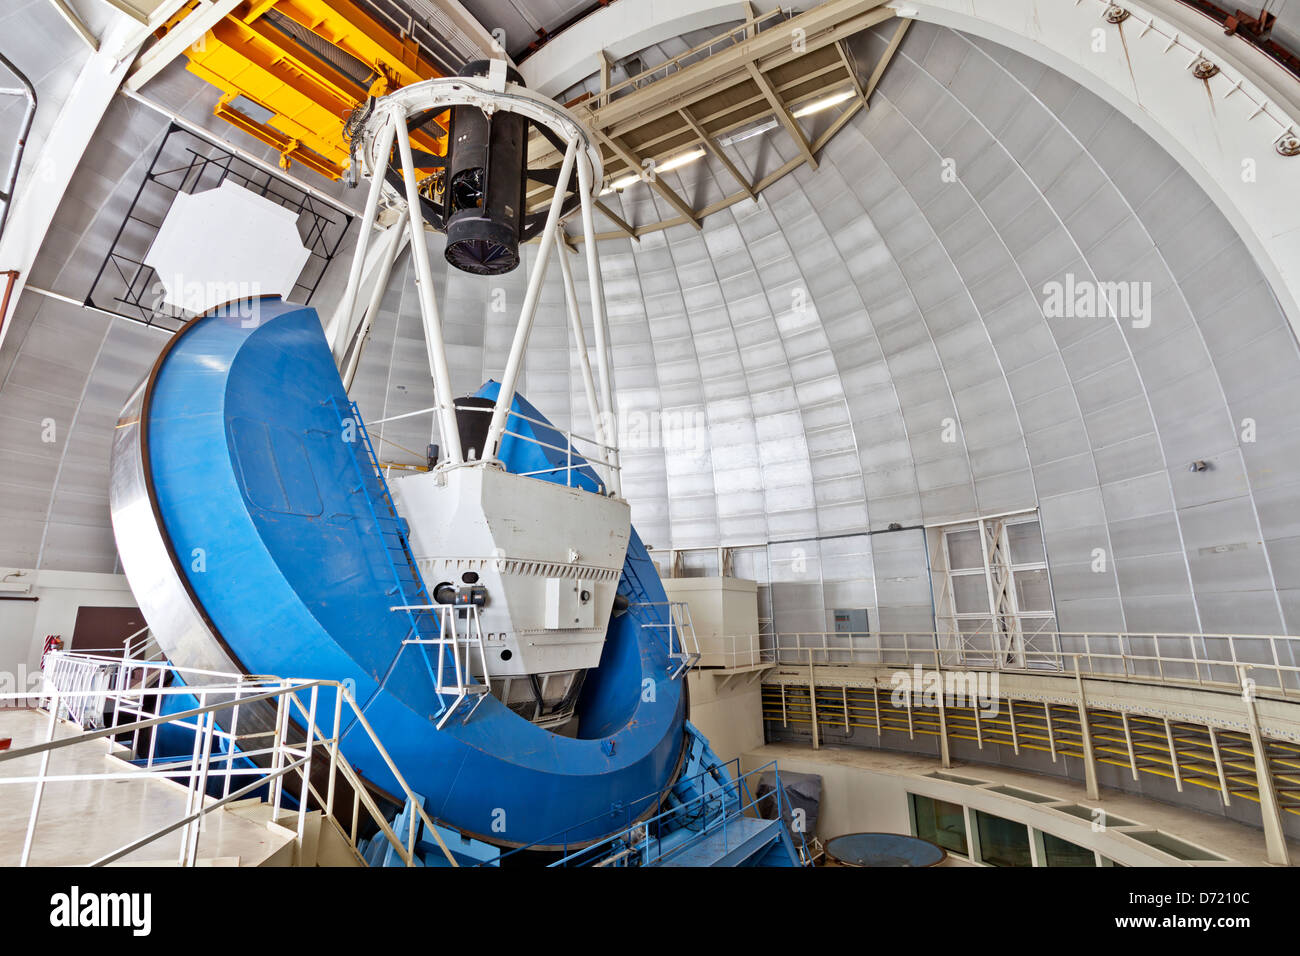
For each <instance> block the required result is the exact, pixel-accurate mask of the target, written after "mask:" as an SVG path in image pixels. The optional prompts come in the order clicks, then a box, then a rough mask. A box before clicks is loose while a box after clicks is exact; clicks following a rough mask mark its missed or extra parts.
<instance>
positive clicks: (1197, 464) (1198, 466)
mask: <svg viewBox="0 0 1300 956" xmlns="http://www.w3.org/2000/svg"><path fill="white" fill-rule="evenodd" d="M1187 470H1188V471H1209V470H1210V463H1209V462H1208V461H1202V460H1200V459H1199V458H1198V459H1197V460H1196V461H1194V462H1192V463H1191V464H1190V465H1188V466H1187Z"/></svg>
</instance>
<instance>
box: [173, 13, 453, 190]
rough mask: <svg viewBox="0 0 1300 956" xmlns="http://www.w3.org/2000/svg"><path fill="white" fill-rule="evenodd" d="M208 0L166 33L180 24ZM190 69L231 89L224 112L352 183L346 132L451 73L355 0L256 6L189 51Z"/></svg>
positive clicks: (284, 156)
mask: <svg viewBox="0 0 1300 956" xmlns="http://www.w3.org/2000/svg"><path fill="white" fill-rule="evenodd" d="M199 3H200V0H193V2H191V3H189V4H187V5H186V6H185V7H183V8H182V9H181V10H180V11H179V12H178V13H177V14H176V16H174V17H172V19H171V20H169V21H168V22H167V23H166V24H165V25H164V26H163V28H162V30H161V31H160V36H161V35H165V33H166V31H168V30H170V29H172V28H174V27H175V26H176V25H177V24H178V23H180V22H181V21H182V20H184V18H185V17H186V16H188V15H189V14H190V13H191V12H192V11H193V10H194V9H195V8H196V7H198V6H199ZM186 56H187V57H188V59H189V64H188V69H189V71H190V72H191V73H193V74H195V75H196V76H199V77H202V78H203V79H204V80H206V81H207V82H209V83H211V84H212V85H213V86H216V87H218V88H219V89H221V90H222V91H223V93H224V95H223V96H222V97H221V99H220V101H219V102H218V103H217V106H216V109H215V111H214V112H215V113H216V115H217V116H219V117H221V118H222V119H224V120H226V121H227V122H229V123H232V124H233V125H235V126H237V127H239V128H240V129H242V130H243V131H244V132H246V133H248V134H249V135H250V136H253V137H255V138H257V139H259V140H261V141H262V142H264V143H266V144H267V145H269V146H271V147H273V148H274V149H276V150H277V151H279V153H280V165H281V167H283V168H284V169H288V168H289V166H290V164H291V163H293V162H298V163H301V164H302V165H303V166H306V167H307V168H309V169H313V170H315V171H316V172H318V173H320V174H321V175H323V176H328V177H329V178H331V179H340V178H342V176H343V174H344V172H345V171H346V170H347V168H348V165H349V162H350V158H349V147H348V142H347V140H346V139H345V138H344V133H343V131H344V126H345V124H346V123H347V120H348V118H349V116H350V115H351V114H352V111H353V110H355V109H357V108H358V107H359V106H362V105H363V104H364V103H365V102H366V99H367V98H368V97H370V96H382V95H384V94H385V93H389V92H392V91H393V90H395V89H398V88H399V87H402V86H407V85H409V84H411V83H417V82H419V81H420V80H426V79H431V78H432V77H436V76H441V75H442V74H441V73H440V72H439V71H438V70H437V68H435V67H434V66H433V65H432V64H430V63H429V62H428V61H427V60H426V59H424V58H423V57H422V56H421V55H420V51H419V47H418V44H416V43H415V42H414V41H413V40H411V39H410V38H404V37H398V36H396V35H394V34H393V33H392V32H391V31H389V30H388V29H386V28H385V27H384V26H382V25H381V24H380V23H379V22H378V21H376V20H375V19H374V18H373V17H371V16H370V15H369V14H368V13H366V12H365V11H364V10H363V9H361V8H360V7H359V6H357V5H356V4H354V3H350V2H349V0H246V2H244V3H241V4H240V5H239V6H238V7H236V8H235V9H234V10H233V11H232V12H231V13H230V14H229V15H228V16H226V17H225V18H224V19H222V20H220V21H219V22H218V23H217V24H216V26H214V27H213V28H212V29H211V30H210V31H208V33H207V34H205V35H204V37H203V38H202V39H201V40H200V41H199V42H197V43H194V44H192V45H191V46H189V47H188V48H187V49H186ZM436 122H437V125H438V126H439V127H441V128H440V129H439V130H438V132H439V133H440V134H441V135H439V136H436V137H435V136H432V135H429V134H428V132H419V133H416V134H415V135H414V136H413V137H412V138H413V140H414V141H415V143H416V144H418V147H417V148H419V149H423V150H425V151H427V152H430V153H435V154H437V155H444V154H445V153H446V134H445V131H446V123H447V121H446V117H445V116H443V117H439V118H438V119H437V121H436Z"/></svg>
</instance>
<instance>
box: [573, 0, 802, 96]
mask: <svg viewBox="0 0 1300 956" xmlns="http://www.w3.org/2000/svg"><path fill="white" fill-rule="evenodd" d="M784 19H785V11H784V10H783V9H782V8H780V7H778V8H776V9H774V10H769V11H768V12H766V13H760V14H758V15H757V16H756V17H754V18H753V19H752V20H745V21H743V22H742V23H740V24H738V25H736V26H734V27H732V28H731V29H729V30H727V31H725V32H723V33H719V34H717V35H716V36H714V37H711V38H710V39H708V40H705V41H704V42H703V43H701V44H699V45H698V46H694V47H691V49H689V50H686V51H685V52H683V53H678V54H677V55H676V56H674V57H672V58H670V59H667V60H665V61H664V62H662V63H660V64H658V65H656V66H652V67H651V68H650V69H648V70H642V71H641V72H640V73H638V74H636V75H635V76H629V77H628V78H627V79H625V80H620V81H619V82H617V83H615V84H613V85H611V86H608V87H606V88H605V89H603V90H600V91H598V92H597V93H595V94H593V96H594V98H595V99H596V100H597V101H598V104H599V105H598V106H597V107H596V108H597V109H599V108H600V107H604V106H607V105H608V104H609V101H610V100H611V99H612V98H613V95H614V94H615V93H618V92H621V91H622V90H624V89H626V88H628V87H631V88H633V89H641V88H642V87H644V86H647V85H649V84H650V83H653V82H655V81H654V80H652V79H650V78H651V77H652V76H654V75H655V74H656V73H662V74H664V77H665V78H666V77H667V76H668V75H669V74H670V73H673V72H676V71H677V70H681V69H683V68H684V67H683V66H682V64H683V63H684V61H686V60H688V59H690V58H691V57H693V56H696V55H697V54H699V53H702V52H704V51H709V52H710V53H712V50H713V47H715V46H716V45H718V44H719V43H721V42H723V41H724V40H730V41H731V44H730V45H735V44H736V43H738V42H740V41H741V40H744V39H745V38H746V37H748V36H750V35H751V31H752V32H753V33H757V32H759V31H760V30H762V29H763V28H765V27H768V26H771V25H773V24H775V23H778V22H781V21H782V20H784ZM769 21H770V22H769Z"/></svg>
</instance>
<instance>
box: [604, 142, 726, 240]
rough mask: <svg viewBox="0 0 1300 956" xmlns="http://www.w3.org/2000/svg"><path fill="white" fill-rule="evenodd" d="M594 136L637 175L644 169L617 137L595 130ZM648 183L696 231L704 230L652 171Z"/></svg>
mask: <svg viewBox="0 0 1300 956" xmlns="http://www.w3.org/2000/svg"><path fill="white" fill-rule="evenodd" d="M596 135H597V136H599V137H600V141H601V142H602V143H604V144H605V145H607V146H608V147H609V148H610V149H612V150H613V151H614V153H615V155H616V156H618V158H619V159H621V160H623V162H625V163H627V165H628V166H629V167H630V168H631V169H633V170H635V171H637V172H638V173H639V172H641V171H642V170H644V169H645V167H644V166H642V165H641V159H640V157H638V156H637V155H636V154H635V153H633V152H632V151H631V150H630V149H628V148H627V146H626V145H625V144H624V143H623V142H622V141H621V140H619V139H618V138H617V137H613V136H606V135H605V133H604V132H603V131H600V130H597V132H596ZM648 181H649V183H650V185H651V187H653V189H654V191H655V192H657V193H658V194H659V195H660V196H662V197H663V198H664V199H665V200H666V201H667V203H668V205H670V206H672V207H673V208H674V209H676V210H677V211H678V212H679V213H681V214H682V215H683V216H685V217H686V218H687V219H688V220H690V222H691V224H692V225H694V226H695V228H696V229H703V228H704V227H703V226H702V225H700V219H699V216H697V215H696V214H695V210H694V209H692V208H691V207H690V206H689V205H688V204H687V202H686V200H685V199H683V198H682V197H681V196H679V195H677V193H676V192H674V191H673V190H672V188H670V187H669V186H668V184H667V183H665V182H664V181H663V180H661V179H660V178H659V177H658V176H656V175H654V172H653V171H651V174H650V178H649V180H648Z"/></svg>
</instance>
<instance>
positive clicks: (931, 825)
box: [908, 793, 970, 856]
mask: <svg viewBox="0 0 1300 956" xmlns="http://www.w3.org/2000/svg"><path fill="white" fill-rule="evenodd" d="M908 796H909V797H911V799H912V816H913V819H915V820H916V835H917V836H918V837H920V838H921V839H922V840H929V841H930V842H931V843H934V844H937V845H938V846H941V847H943V848H944V849H945V850H950V851H951V852H953V853H960V854H961V855H962V856H968V855H969V854H970V850H969V848H968V847H967V845H966V814H965V811H964V810H963V809H962V807H961V806H959V805H958V804H955V803H948V802H947V801H946V800H935V799H933V798H931V797H923V796H920V795H919V794H915V793H911V794H908Z"/></svg>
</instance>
